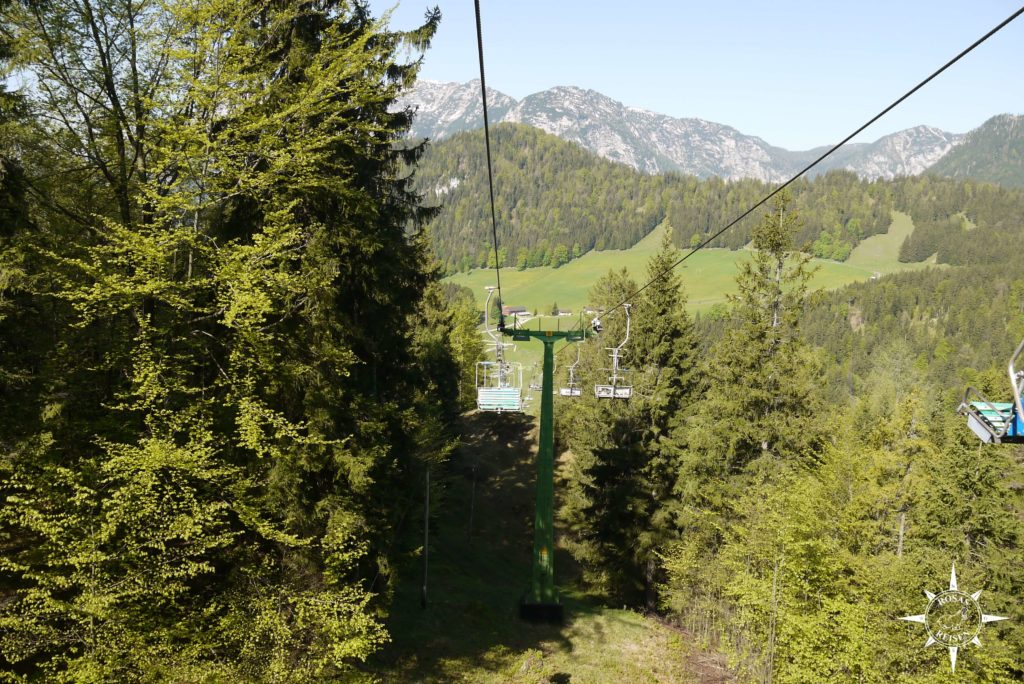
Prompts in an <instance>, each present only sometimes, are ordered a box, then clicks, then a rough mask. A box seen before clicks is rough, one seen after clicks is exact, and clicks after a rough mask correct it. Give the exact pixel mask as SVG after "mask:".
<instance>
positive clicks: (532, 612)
mask: <svg viewBox="0 0 1024 684" xmlns="http://www.w3.org/2000/svg"><path fill="white" fill-rule="evenodd" d="M503 332H504V333H505V334H506V335H511V336H512V339H513V340H515V341H519V342H526V341H529V340H540V341H541V342H542V343H543V344H544V375H543V382H542V383H541V398H540V448H539V449H538V450H537V507H536V513H535V515H534V520H533V574H532V581H531V583H530V590H529V592H528V593H527V594H526V595H524V596H523V598H522V601H521V602H520V604H519V615H520V617H521V618H523V619H524V620H529V621H531V622H561V621H562V618H563V610H562V604H561V603H559V601H558V592H557V591H556V590H555V407H554V396H553V395H554V389H555V388H554V374H555V373H554V368H555V343H556V342H557V341H558V340H563V339H564V340H569V341H575V342H578V341H580V340H582V339H583V338H584V336H585V333H584V332H583V331H582V330H571V331H568V330H517V329H512V330H503Z"/></svg>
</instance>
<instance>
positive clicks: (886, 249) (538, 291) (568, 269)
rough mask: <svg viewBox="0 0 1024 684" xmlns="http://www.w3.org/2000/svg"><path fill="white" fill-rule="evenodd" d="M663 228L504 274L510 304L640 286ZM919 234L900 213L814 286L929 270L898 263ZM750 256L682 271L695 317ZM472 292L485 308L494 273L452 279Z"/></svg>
mask: <svg viewBox="0 0 1024 684" xmlns="http://www.w3.org/2000/svg"><path fill="white" fill-rule="evenodd" d="M663 230H664V228H662V227H659V228H656V229H654V230H653V231H651V233H650V234H648V235H647V237H645V238H644V239H643V240H641V241H640V242H638V243H637V244H636V245H634V246H633V247H631V248H630V249H626V250H606V251H602V252H588V253H587V254H584V255H583V256H582V257H580V258H579V259H576V260H574V261H571V262H569V263H568V264H566V265H564V266H562V267H561V268H557V269H556V268H548V267H540V268H528V269H526V270H524V271H517V270H515V269H514V268H502V269H501V289H502V294H503V295H504V297H505V303H506V304H508V305H510V306H525V307H526V308H527V309H529V310H530V311H537V312H539V313H547V312H549V311H550V309H551V306H552V304H556V303H557V304H558V306H559V307H560V308H563V309H570V310H572V311H573V313H574V314H578V313H579V310H580V309H581V308H582V307H584V306H586V305H587V304H588V303H589V301H588V293H589V290H590V287H591V286H592V285H593V283H594V282H595V281H597V279H598V278H600V277H601V276H603V275H604V274H606V273H608V271H610V270H618V269H622V268H625V269H627V270H628V271H629V273H630V274H631V275H632V276H633V278H634V279H635V280H636V281H637V283H638V284H642V283H643V282H645V276H646V266H647V261H648V259H650V257H651V256H652V255H653V254H654V253H655V252H656V251H657V249H658V245H659V243H660V241H661V234H662V231H663ZM913 230H914V224H913V223H912V222H911V220H910V217H909V216H907V215H906V214H901V213H895V214H894V217H893V222H892V225H891V226H890V227H889V232H888V233H885V234H882V235H874V236H872V237H869V238H867V239H866V240H863V241H862V242H861V243H860V244H859V245H858V246H857V248H856V249H854V250H853V253H852V254H851V255H850V258H849V259H847V260H846V261H845V262H837V261H829V260H825V259H814V260H813V264H814V266H816V267H817V272H816V273H815V276H814V280H813V281H812V285H813V287H815V288H822V289H826V290H831V289H835V288H838V287H842V286H843V285H847V284H849V283H853V282H857V281H863V280H868V279H870V278H871V277H872V276H873V275H875V274H880V275H884V274H887V273H895V272H897V271H905V270H913V269H919V268H924V267H926V266H928V265H929V264H928V263H927V262H925V263H917V264H903V263H900V262H899V261H898V259H897V256H898V255H899V249H900V245H901V244H903V240H904V239H906V237H907V235H909V234H910V233H911V232H912V231H913ZM749 255H750V253H749V252H748V251H746V250H737V251H731V250H728V249H703V250H701V251H699V252H697V253H696V254H694V255H693V256H692V257H690V258H689V259H687V260H686V261H685V262H684V263H683V265H682V266H680V268H679V273H680V275H681V277H682V281H683V285H684V286H685V288H686V292H687V296H688V297H689V303H690V310H691V311H705V310H707V309H709V308H710V307H712V306H714V305H715V304H717V303H719V302H724V301H725V299H726V295H727V294H729V293H732V292H735V287H736V284H735V277H736V271H737V267H738V264H739V263H741V261H742V260H744V259H748V258H749ZM447 280H448V281H449V282H453V283H458V284H459V285H465V286H466V287H468V288H470V289H471V290H473V292H474V294H476V296H477V300H478V302H479V303H480V305H481V307H482V306H483V303H484V300H485V299H486V297H487V292H486V290H485V289H484V288H485V287H486V286H488V285H494V284H495V278H494V271H493V270H486V269H480V270H475V271H470V272H469V273H459V274H456V275H454V276H451V277H449V278H448V279H447Z"/></svg>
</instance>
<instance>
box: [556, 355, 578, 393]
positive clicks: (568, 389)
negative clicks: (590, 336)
mask: <svg viewBox="0 0 1024 684" xmlns="http://www.w3.org/2000/svg"><path fill="white" fill-rule="evenodd" d="M578 365H580V347H579V345H578V344H577V345H576V361H575V362H574V363H573V364H572V365H571V366H569V382H568V383H566V386H565V387H559V388H558V393H559V394H560V395H562V396H563V397H581V396H583V390H582V389H580V382H579V380H578V379H577V378H576V366H578Z"/></svg>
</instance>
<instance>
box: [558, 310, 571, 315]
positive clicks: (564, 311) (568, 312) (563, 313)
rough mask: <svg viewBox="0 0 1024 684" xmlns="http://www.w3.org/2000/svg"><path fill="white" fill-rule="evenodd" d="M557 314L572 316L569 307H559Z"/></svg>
mask: <svg viewBox="0 0 1024 684" xmlns="http://www.w3.org/2000/svg"><path fill="white" fill-rule="evenodd" d="M557 315H559V316H572V311H571V310H570V309H559V310H558V314H557Z"/></svg>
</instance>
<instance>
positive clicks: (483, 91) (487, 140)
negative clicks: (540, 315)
mask: <svg viewBox="0 0 1024 684" xmlns="http://www.w3.org/2000/svg"><path fill="white" fill-rule="evenodd" d="M473 4H474V6H475V8H476V45H477V52H478V54H479V55H480V102H481V103H482V105H483V111H484V147H485V148H486V150H487V188H488V190H489V191H490V196H491V236H492V237H493V238H494V275H495V278H496V279H497V281H498V307H499V309H498V329H499V330H502V329H503V328H504V327H505V313H504V312H503V311H502V310H501V308H500V307H502V306H504V304H505V300H504V298H503V297H502V296H501V264H500V263H499V261H498V219H497V212H495V210H494V171H493V169H492V167H491V133H490V124H489V122H488V120H487V82H486V80H485V78H484V37H483V31H482V29H481V28H480V0H473Z"/></svg>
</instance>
